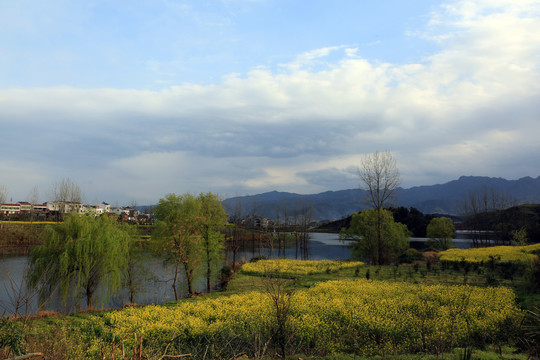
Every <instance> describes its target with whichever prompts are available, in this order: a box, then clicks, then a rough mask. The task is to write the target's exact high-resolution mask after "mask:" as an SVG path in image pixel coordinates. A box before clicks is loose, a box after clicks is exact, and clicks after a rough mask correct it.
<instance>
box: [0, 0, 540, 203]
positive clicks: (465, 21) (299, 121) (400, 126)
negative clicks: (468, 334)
mask: <svg viewBox="0 0 540 360" xmlns="http://www.w3.org/2000/svg"><path fill="white" fill-rule="evenodd" d="M539 136H540V2H539V1H538V0H535V1H532V0H470V1H469V0H463V1H427V0H410V1H401V0H388V1H378V2H375V1H361V0H336V1H322V0H309V1H308V0H294V1H291V0H213V1H205V0H197V1H195V0H193V1H179V0H178V1H177V0H115V1H112V0H107V1H105V0H103V1H101V0H84V1H83V0H50V1H41V2H40V1H34V0H3V1H1V2H0V152H1V155H0V189H3V191H4V193H5V194H7V200H11V201H14V202H15V201H24V200H26V199H28V197H29V196H30V194H35V193H36V191H35V189H36V190H37V193H38V194H39V201H40V202H44V201H49V200H51V189H52V187H53V185H54V183H57V182H59V181H61V180H62V179H70V180H71V181H73V182H75V183H77V184H78V185H79V186H80V188H81V190H82V193H83V194H84V198H85V201H86V202H88V203H98V202H101V201H106V202H108V203H111V204H113V205H114V204H120V205H123V204H130V203H137V204H139V205H149V204H154V203H156V202H157V201H158V200H159V199H160V198H162V197H164V196H165V195H166V194H167V193H177V194H181V193H186V192H191V193H195V194H196V193H200V192H208V191H211V192H214V193H218V194H220V196H222V197H223V198H227V197H232V196H241V195H250V194H258V193H262V192H267V191H273V190H277V191H287V192H295V193H300V194H314V193H320V192H324V191H328V190H343V189H351V188H357V187H358V186H359V184H360V179H359V177H358V166H359V165H360V162H361V159H362V157H363V156H366V155H367V154H371V153H373V152H375V151H389V152H391V153H392V155H393V157H394V158H395V159H396V163H397V167H398V169H399V172H400V175H401V186H402V187H404V188H410V187H413V186H419V185H432V184H440V183H446V182H448V181H451V180H455V179H457V178H458V177H459V176H462V175H476V176H491V177H503V178H506V179H518V178H521V177H524V176H532V177H537V176H539V175H540V166H539V165H540V141H539Z"/></svg>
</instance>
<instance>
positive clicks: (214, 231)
mask: <svg viewBox="0 0 540 360" xmlns="http://www.w3.org/2000/svg"><path fill="white" fill-rule="evenodd" d="M198 200H199V201H200V205H201V213H200V216H201V217H200V219H201V225H202V232H201V235H202V245H203V247H204V252H205V262H206V271H205V272H206V291H208V292H209V291H210V289H211V281H212V277H213V273H214V272H216V270H217V267H219V266H220V265H221V264H222V263H223V258H224V254H225V253H224V251H225V235H224V234H223V233H222V232H221V231H220V230H221V229H222V228H223V227H224V226H225V225H226V223H227V218H228V216H227V212H225V209H224V208H223V205H221V201H220V200H219V197H218V196H217V195H216V194H213V193H210V192H209V193H206V194H200V195H199V198H198Z"/></svg>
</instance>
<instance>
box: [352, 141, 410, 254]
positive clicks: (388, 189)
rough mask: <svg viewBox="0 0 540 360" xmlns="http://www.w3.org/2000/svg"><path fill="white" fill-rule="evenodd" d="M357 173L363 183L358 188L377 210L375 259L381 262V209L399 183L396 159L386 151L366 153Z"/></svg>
mask: <svg viewBox="0 0 540 360" xmlns="http://www.w3.org/2000/svg"><path fill="white" fill-rule="evenodd" d="M358 175H359V176H360V179H361V180H362V183H363V184H361V185H360V188H361V189H363V190H365V191H366V192H367V195H368V201H369V203H371V204H372V205H373V207H374V208H375V210H376V211H377V250H378V251H377V254H378V256H377V259H378V263H379V264H381V263H382V262H383V259H384V254H383V238H382V234H383V231H382V230H383V229H382V210H383V209H384V206H385V205H387V203H388V202H389V201H390V200H391V198H392V196H393V195H394V192H395V190H396V189H397V188H398V186H399V185H400V183H401V179H400V176H399V171H398V169H397V165H396V160H395V159H394V157H393V156H392V154H391V153H390V152H388V151H385V152H378V151H377V152H375V153H373V154H370V155H366V156H365V157H364V158H363V159H362V161H361V163H360V167H359V168H358Z"/></svg>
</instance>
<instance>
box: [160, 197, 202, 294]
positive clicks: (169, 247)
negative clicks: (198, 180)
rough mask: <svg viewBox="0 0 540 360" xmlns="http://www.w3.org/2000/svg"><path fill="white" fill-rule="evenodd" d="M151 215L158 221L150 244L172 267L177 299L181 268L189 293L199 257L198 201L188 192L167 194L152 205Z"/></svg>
mask: <svg viewBox="0 0 540 360" xmlns="http://www.w3.org/2000/svg"><path fill="white" fill-rule="evenodd" d="M154 216H155V217H156V219H157V220H158V221H157V223H156V225H155V229H154V232H153V233H152V238H153V240H154V246H155V247H156V250H157V251H158V253H160V254H162V255H163V256H165V262H166V263H168V264H172V265H173V266H174V278H173V284H172V287H173V291H174V298H175V299H176V300H178V291H177V286H176V284H177V281H178V275H179V272H180V269H181V268H182V269H183V271H184V275H185V279H186V283H187V288H188V294H189V295H190V296H191V295H193V294H194V293H195V291H194V286H193V283H194V281H195V276H196V274H197V271H198V270H199V269H200V267H201V264H202V260H203V246H202V240H201V239H202V231H203V226H202V222H201V203H200V201H198V199H197V198H196V197H194V196H193V195H191V194H183V195H176V194H167V195H166V196H165V198H164V199H160V200H159V203H158V205H156V207H155V208H154Z"/></svg>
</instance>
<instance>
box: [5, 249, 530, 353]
mask: <svg viewBox="0 0 540 360" xmlns="http://www.w3.org/2000/svg"><path fill="white" fill-rule="evenodd" d="M492 265H493V264H491V265H490V264H489V262H488V263H485V264H482V263H468V262H463V261H459V262H442V263H440V262H433V263H432V262H423V263H416V264H408V265H399V266H380V267H379V266H366V265H364V264H362V263H353V262H302V261H291V260H284V261H281V262H276V261H264V260H262V261H259V262H257V263H248V264H245V265H244V267H243V269H242V268H241V269H240V270H239V271H237V273H236V274H235V275H234V277H233V278H232V280H231V281H230V282H229V283H228V286H227V288H226V290H225V291H216V292H213V293H210V294H207V295H204V296H201V297H197V298H192V299H184V300H181V301H179V302H173V303H168V304H164V305H159V306H144V307H136V306H135V307H128V308H125V309H122V310H110V311H104V312H97V313H92V312H86V313H79V314H74V315H70V316H59V315H57V314H41V315H40V316H35V317H34V318H31V319H23V320H25V321H22V320H19V321H18V322H16V323H14V322H11V323H12V325H13V326H15V324H16V326H19V327H20V329H19V330H20V332H21V333H24V334H25V338H24V340H23V342H22V344H23V345H22V346H24V351H25V352H42V353H43V354H44V355H45V356H44V357H43V358H45V359H62V358H66V359H75V358H77V359H84V358H87V359H112V358H115V359H139V358H140V359H165V358H166V357H164V356H165V355H170V356H173V355H175V356H178V355H182V354H183V355H187V354H190V355H189V357H187V358H193V359H237V358H240V357H244V358H246V357H248V358H261V359H262V358H268V359H269V358H279V357H283V356H285V357H286V358H290V359H298V358H302V359H440V358H443V359H526V358H527V351H532V348H533V347H532V345H531V341H534V333H533V335H530V334H529V335H527V331H529V332H530V330H526V328H525V327H524V325H523V324H528V322H527V321H528V320H527V319H529V317H528V315H527V314H528V313H527V312H526V311H525V310H524V309H523V306H529V307H532V305H533V304H538V299H539V296H538V293H534V292H531V291H530V286H531V284H530V281H529V280H530V279H528V278H527V275H526V269H525V268H518V269H521V270H523V271H516V272H515V273H513V274H512V275H511V276H510V275H509V273H508V271H507V270H504V269H505V268H499V267H497V266H492ZM498 265H500V264H498ZM519 266H523V265H519ZM505 271H506V272H505ZM45 315H46V316H45ZM532 324H533V325H534V322H532ZM536 326H537V327H536V329H537V330H536V336H538V324H536ZM529 328H531V327H530V326H529ZM532 328H533V329H534V327H532ZM531 336H532V337H531ZM527 339H529V341H528V342H527V341H525V340H527ZM530 339H532V340H530ZM537 345H538V344H537ZM1 355H2V353H1V352H0V358H2V357H1ZM4 355H5V350H4Z"/></svg>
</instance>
